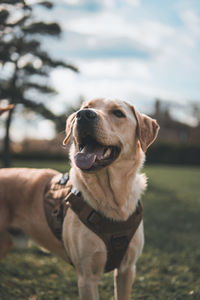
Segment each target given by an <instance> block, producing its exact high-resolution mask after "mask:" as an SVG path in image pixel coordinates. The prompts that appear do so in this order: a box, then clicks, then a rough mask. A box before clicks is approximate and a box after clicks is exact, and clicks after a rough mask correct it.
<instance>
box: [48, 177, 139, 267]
mask: <svg viewBox="0 0 200 300" xmlns="http://www.w3.org/2000/svg"><path fill="white" fill-rule="evenodd" d="M68 180H69V177H68V175H67V174H64V175H63V176H62V177H61V178H59V180H57V178H55V179H53V181H52V182H51V183H50V186H48V187H47V189H46V192H45V197H44V210H45V214H46V219H47V223H48V225H49V227H50V229H51V230H52V232H53V234H54V235H55V236H56V238H57V239H58V240H60V241H62V226H63V220H64V218H65V216H66V213H67V209H68V208H69V207H70V208H71V209H72V210H73V211H74V213H75V214H76V215H77V216H78V218H79V219H80V220H81V222H82V223H83V224H84V225H85V226H87V228H89V229H90V230H91V231H93V232H94V233H96V234H97V235H98V236H99V237H100V238H101V239H102V240H103V241H104V243H105V245H106V249H107V262H106V266H105V272H109V271H111V270H113V269H115V268H118V267H119V266H120V263H121V261H122V259H123V257H124V255H125V253H126V250H127V248H128V245H129V243H130V241H131V239H132V237H133V236H134V234H135V232H136V230H137V228H138V226H139V224H140V222H141V220H142V217H143V206H142V204H141V202H140V201H138V205H137V208H136V210H135V212H134V213H133V214H132V215H131V216H130V217H129V218H128V219H127V220H126V221H114V220H112V219H109V218H107V217H105V216H103V215H102V214H101V213H100V212H98V211H95V210H94V209H93V208H92V207H91V206H90V205H89V204H88V203H87V202H86V201H85V200H84V198H83V196H82V194H81V193H80V192H78V193H77V192H75V191H73V189H72V187H71V185H70V184H69V182H68ZM66 195H67V197H66Z"/></svg>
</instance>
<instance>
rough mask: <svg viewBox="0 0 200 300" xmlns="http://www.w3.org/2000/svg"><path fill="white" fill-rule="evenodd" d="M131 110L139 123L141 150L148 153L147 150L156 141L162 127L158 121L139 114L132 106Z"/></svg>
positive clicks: (138, 131) (138, 132)
mask: <svg viewBox="0 0 200 300" xmlns="http://www.w3.org/2000/svg"><path fill="white" fill-rule="evenodd" d="M131 108H132V111H133V113H134V115H135V118H136V121H137V135H138V139H139V141H140V145H141V148H142V150H143V151H144V152H146V150H147V148H148V147H149V146H150V145H151V144H152V143H153V142H154V140H155V139H156V137H157V135H158V131H159V128H160V126H159V125H158V123H157V122H156V120H154V119H152V118H150V117H148V116H146V115H144V114H141V113H139V112H138V111H137V110H136V109H135V107H134V106H131Z"/></svg>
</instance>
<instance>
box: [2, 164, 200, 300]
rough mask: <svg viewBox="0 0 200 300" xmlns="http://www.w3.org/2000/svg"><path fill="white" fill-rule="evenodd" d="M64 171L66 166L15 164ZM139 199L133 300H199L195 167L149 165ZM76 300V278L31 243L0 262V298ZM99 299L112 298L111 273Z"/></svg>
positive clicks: (199, 183)
mask: <svg viewBox="0 0 200 300" xmlns="http://www.w3.org/2000/svg"><path fill="white" fill-rule="evenodd" d="M15 165H16V166H22V165H23V166H28V167H52V168H55V169H58V170H60V171H65V166H66V165H67V164H66V162H60V163H57V162H53V163H48V162H47V163H46V162H45V163H37V164H36V163H31V162H25V163H23V164H21V163H20V164H19V163H16V164H15ZM145 172H146V173H147V175H148V177H149V187H148V190H147V192H146V194H145V195H144V196H143V203H144V209H145V216H144V223H145V237H146V243H145V248H144V252H143V255H142V256H141V258H140V260H139V262H138V265H137V278H136V281H135V284H134V286H133V289H132V299H149V300H154V299H155V300H175V299H177V300H182V299H200V168H191V167H167V166H148V167H146V168H145ZM31 295H36V296H37V300H39V299H41V300H55V299H58V300H62V299H63V300H64V299H70V300H71V299H74V300H76V299H78V291H77V284H76V274H75V272H74V270H73V269H72V268H71V267H70V266H69V265H67V264H65V263H63V261H62V260H60V259H58V258H56V257H55V256H53V255H51V254H46V253H43V252H41V250H40V249H39V248H37V246H36V245H34V244H33V243H32V244H31V245H30V246H29V247H28V248H26V249H18V248H16V247H15V248H13V250H12V251H11V252H10V255H8V256H7V258H6V259H5V260H4V261H2V262H1V263H0V299H3V300H4V299H5V300H7V299H9V300H12V299H13V300H14V299H15V300H16V299H28V298H29V297H30V296H31ZM100 299H102V300H110V299H113V283H112V274H106V275H105V276H104V277H103V279H102V281H101V282H100ZM86 300H87V299H86Z"/></svg>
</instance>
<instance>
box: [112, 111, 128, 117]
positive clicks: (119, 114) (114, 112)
mask: <svg viewBox="0 0 200 300" xmlns="http://www.w3.org/2000/svg"><path fill="white" fill-rule="evenodd" d="M112 113H113V115H115V116H116V117H117V118H126V116H125V114H124V113H123V112H122V111H121V110H119V109H115V110H113V111H112Z"/></svg>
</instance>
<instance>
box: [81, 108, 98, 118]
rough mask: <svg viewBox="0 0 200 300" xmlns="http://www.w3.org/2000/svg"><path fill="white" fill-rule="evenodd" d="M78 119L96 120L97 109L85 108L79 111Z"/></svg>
mask: <svg viewBox="0 0 200 300" xmlns="http://www.w3.org/2000/svg"><path fill="white" fill-rule="evenodd" d="M76 119H77V120H78V121H94V120H96V119H97V114H96V113H95V111H93V110H91V109H86V108H85V109H82V110H79V112H77V114H76Z"/></svg>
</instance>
